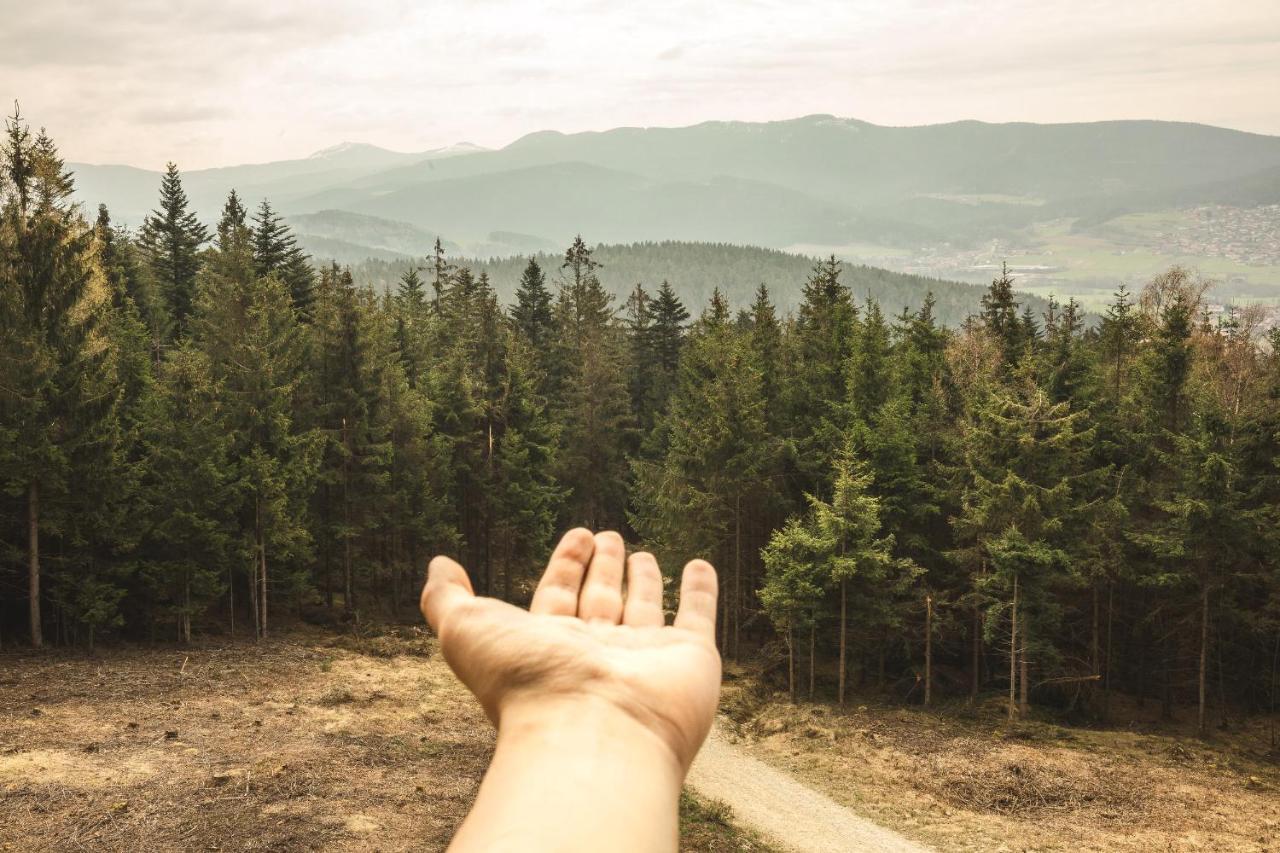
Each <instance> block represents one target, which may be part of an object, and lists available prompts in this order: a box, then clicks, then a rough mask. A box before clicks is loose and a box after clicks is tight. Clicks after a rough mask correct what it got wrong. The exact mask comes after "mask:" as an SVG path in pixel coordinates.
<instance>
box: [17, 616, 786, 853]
mask: <svg viewBox="0 0 1280 853" xmlns="http://www.w3.org/2000/svg"><path fill="white" fill-rule="evenodd" d="M433 652H434V645H433V643H432V642H431V641H430V640H429V639H428V638H427V637H426V636H425V635H424V634H423V633H422V632H418V631H414V630H413V629H402V630H401V631H398V632H389V633H387V634H382V635H375V636H356V637H350V636H348V637H334V636H333V635H330V634H323V633H319V632H314V631H313V632H310V633H295V634H293V635H290V636H288V637H285V638H281V639H272V640H270V641H269V642H266V643H263V644H262V645H260V646H255V645H253V644H251V643H245V644H240V645H233V644H221V645H214V644H209V645H205V646H202V647H197V648H192V649H172V648H170V649H117V650H111V651H108V652H105V653H103V654H102V655H101V656H99V657H85V656H82V655H67V654H60V653H58V652H50V653H46V654H39V655H36V654H30V653H27V654H23V653H14V652H4V653H3V654H0V850H14V851H23V853H27V852H28V851H66V850H94V851H138V850H166V851H167V850H236V851H249V850H264V851H266V850H270V851H282V850H283V851H292V850H339V851H343V850H361V851H365V850H379V851H396V850H419V851H420V850H443V849H444V847H445V845H446V844H447V843H448V839H449V838H450V837H451V836H452V834H453V831H454V829H455V828H456V826H457V825H458V823H459V822H460V821H461V819H462V818H463V816H464V815H465V814H466V811H467V809H468V808H469V807H470V804H471V801H472V799H473V798H474V796H475V792H476V789H477V788H478V786H479V783H480V779H481V776H482V774H483V772H484V769H485V767H486V765H487V764H488V759H489V756H490V754H491V751H492V748H493V736H492V732H491V730H490V727H489V724H488V722H487V721H486V720H485V718H484V715H483V714H482V713H481V712H480V710H479V707H478V706H477V705H476V703H475V702H474V700H473V699H472V698H471V696H470V695H469V694H468V693H467V692H466V690H465V689H463V688H462V686H461V685H459V684H458V682H457V681H456V679H455V678H454V677H453V675H452V674H451V673H450V672H449V671H448V668H447V667H446V666H445V665H444V663H443V661H441V660H440V659H439V658H438V657H435V656H433ZM684 832H685V835H686V837H687V839H688V840H687V843H686V846H685V849H686V850H690V851H693V850H699V851H701V850H710V851H729V850H759V851H764V850H765V848H764V847H763V846H759V845H756V846H742V844H743V843H746V844H753V843H754V842H752V841H750V839H749V838H747V837H746V836H739V834H738V832H737V830H736V829H735V828H733V826H732V825H731V823H729V822H728V820H727V818H726V816H725V815H724V814H722V813H720V812H716V811H715V810H714V809H713V810H710V811H707V810H703V809H700V808H696V807H690V808H687V809H686V810H685V827H684ZM740 837H741V838H742V839H744V840H743V842H740V841H739V838H740ZM690 844H692V845H695V846H689V845H690Z"/></svg>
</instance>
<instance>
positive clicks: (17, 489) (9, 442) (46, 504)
mask: <svg viewBox="0 0 1280 853" xmlns="http://www.w3.org/2000/svg"><path fill="white" fill-rule="evenodd" d="M72 189H73V185H72V181H71V176H70V175H69V174H68V173H67V172H66V171H65V169H64V167H63V163H62V160H61V158H60V157H59V156H58V152H57V149H56V147H55V146H54V145H53V142H52V140H51V139H49V137H48V136H46V135H45V134H44V133H43V132H41V133H40V134H39V135H38V136H37V137H36V138H35V139H32V138H31V135H30V131H29V129H28V127H27V125H26V124H25V122H24V121H23V119H22V117H21V115H20V114H19V113H18V111H17V110H16V108H15V110H14V115H13V116H12V117H10V118H9V119H8V121H7V123H6V138H5V143H4V146H3V166H2V167H0V471H3V472H4V473H3V475H2V476H3V486H4V489H5V491H6V492H8V493H9V494H12V495H14V496H21V498H22V499H23V502H24V503H25V507H24V509H25V513H24V515H25V520H26V525H25V526H26V530H25V534H26V535H25V537H24V538H25V540H26V546H27V547H26V552H27V553H26V563H27V599H28V612H29V629H30V637H31V643H32V645H34V646H40V645H42V643H43V640H44V633H43V630H42V613H41V610H42V601H43V599H42V595H41V582H42V580H43V570H44V565H43V563H42V561H41V549H40V540H41V533H42V529H47V528H49V527H55V528H56V527H63V529H65V527H66V525H60V524H57V523H56V519H58V516H59V514H60V513H59V512H58V510H59V502H65V500H66V498H67V497H69V496H70V495H71V494H72V493H73V492H74V489H72V478H73V477H74V476H76V475H77V474H79V473H82V472H78V471H76V469H75V465H76V463H77V462H80V461H83V460H84V459H85V458H86V457H89V458H97V459H101V458H102V457H101V452H102V449H101V448H100V447H98V446H97V445H98V444H99V442H100V441H101V439H102V438H103V434H104V432H110V431H111V430H112V429H113V424H112V423H110V419H111V418H112V415H113V411H112V410H113V406H114V396H115V395H114V394H112V389H111V382H110V375H109V373H108V372H107V371H109V370H110V367H111V365H110V353H109V350H108V349H107V347H105V346H103V342H102V340H101V338H100V334H101V330H100V326H101V325H102V323H103V320H104V318H105V317H106V314H107V311H108V309H109V306H110V300H111V293H110V288H109V286H108V284H107V281H106V277H105V276H104V274H103V272H102V270H101V268H100V266H99V264H98V257H97V253H96V251H95V246H94V232H93V229H92V228H91V227H90V226H89V225H88V223H86V222H85V221H84V219H83V218H82V217H81V216H80V213H79V210H78V208H77V207H76V206H75V205H73V204H72V203H71V201H70V197H71V193H72ZM110 450H111V448H110V447H108V448H106V452H110ZM104 479H105V478H104ZM67 510H68V511H71V507H69V506H68V507H67ZM68 518H69V516H68ZM50 522H54V524H51V523H50ZM93 591H94V590H91V589H88V588H87V592H93Z"/></svg>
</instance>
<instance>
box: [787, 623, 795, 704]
mask: <svg viewBox="0 0 1280 853" xmlns="http://www.w3.org/2000/svg"><path fill="white" fill-rule="evenodd" d="M787 692H788V693H790V694H791V704H792V705H794V704H795V703H796V632H795V629H793V628H788V629H787Z"/></svg>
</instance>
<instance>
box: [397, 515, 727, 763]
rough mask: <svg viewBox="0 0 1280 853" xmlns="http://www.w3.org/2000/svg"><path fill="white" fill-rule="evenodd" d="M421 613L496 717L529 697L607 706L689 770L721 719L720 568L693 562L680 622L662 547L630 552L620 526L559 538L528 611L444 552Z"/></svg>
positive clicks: (434, 566)
mask: <svg viewBox="0 0 1280 853" xmlns="http://www.w3.org/2000/svg"><path fill="white" fill-rule="evenodd" d="M624 580H625V584H626V595H625V598H624V595H623V584H624ZM422 612H423V614H424V615H425V616H426V617H427V621H428V622H430V623H431V626H432V627H433V628H434V629H435V631H436V633H437V634H438V636H439V637H440V646H441V649H442V651H443V653H444V657H445V660H447V661H448V662H449V665H450V666H451V667H452V668H453V670H454V672H456V673H457V675H458V677H459V678H460V679H462V681H463V683H464V684H466V685H467V687H469V688H470V689H471V691H472V692H473V693H475V695H476V697H477V698H478V699H479V700H480V703H481V704H482V705H483V706H484V709H485V712H486V713H487V714H488V715H489V718H490V720H492V721H493V722H494V723H495V725H496V724H498V723H499V721H500V720H501V718H502V717H503V715H504V714H506V713H508V712H509V711H510V710H511V709H512V708H514V707H517V706H521V705H527V704H533V705H536V704H540V703H547V702H557V701H561V700H583V701H587V702H599V703H605V704H608V705H610V706H612V707H615V708H617V709H618V710H621V711H623V712H624V713H626V714H627V715H629V716H630V717H632V718H634V719H636V720H638V721H639V722H641V723H642V724H644V725H645V726H646V727H648V728H649V729H650V730H651V731H653V732H654V733H655V734H656V735H657V736H658V737H659V738H660V739H661V740H662V741H663V742H664V743H665V744H667V745H668V746H669V747H670V749H671V750H672V753H673V754H674V756H675V757H676V759H677V760H678V761H679V762H680V764H681V765H682V766H683V767H685V768H686V769H687V768H688V766H689V764H690V763H691V762H692V761H693V756H694V755H695V754H696V753H697V751H698V747H699V746H700V745H701V744H702V741H703V739H704V738H705V737H706V735H707V732H708V730H709V729H710V727H711V721H712V718H713V716H714V714H715V708H716V702H717V699H718V696H719V689H720V656H719V654H718V653H717V651H716V647H715V614H716V575H715V570H714V569H713V568H712V567H711V565H710V564H709V563H707V562H705V561H703V560H694V561H692V562H690V563H689V564H688V565H687V566H685V569H684V574H683V577H682V582H681V589H680V606H679V610H678V612H677V613H676V617H675V624H673V625H671V626H667V625H666V623H665V617H664V613H663V606H662V575H661V573H660V571H659V569H658V564H657V561H656V560H655V559H654V558H653V556H652V555H651V554H647V553H643V552H641V553H635V554H632V555H631V556H630V558H627V556H626V549H625V546H624V544H623V542H622V537H621V536H619V535H618V534H617V533H613V532H606V533H600V534H596V535H594V536H593V535H592V534H591V532H590V531H588V530H584V529H581V528H579V529H576V530H571V531H569V532H568V533H567V534H565V536H564V538H563V539H561V540H560V544H559V545H557V546H556V549H555V551H554V552H553V553H552V555H551V560H550V562H549V563H548V565H547V569H546V571H545V572H544V573H543V576H542V580H541V581H540V582H539V583H538V588H537V590H536V591H535V593H534V596H533V602H532V604H531V605H530V607H529V610H527V611H526V610H522V609H521V608H519V607H514V606H512V605H510V604H506V603H505V602H501V601H498V600H497V599H493V598H478V597H476V595H475V594H474V592H473V591H472V588H471V583H470V581H469V580H468V578H467V574H466V572H465V571H464V570H463V569H462V567H461V566H459V565H458V564H457V563H455V562H454V561H453V560H450V559H448V558H447V557H437V558H436V559H434V560H432V562H431V566H430V571H429V574H428V579H427V585H426V587H425V588H424V589H423V591H422Z"/></svg>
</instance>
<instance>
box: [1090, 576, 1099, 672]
mask: <svg viewBox="0 0 1280 853" xmlns="http://www.w3.org/2000/svg"><path fill="white" fill-rule="evenodd" d="M1098 610H1099V603H1098V582H1097V580H1096V579H1095V580H1094V582H1093V627H1092V630H1091V631H1090V636H1089V665H1090V669H1089V672H1090V673H1091V674H1093V675H1099V674H1100V672H1101V670H1100V668H1101V652H1100V650H1099V647H1100V646H1101V640H1100V637H1099V635H1100V633H1101V631H1100V630H1099V619H1098Z"/></svg>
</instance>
